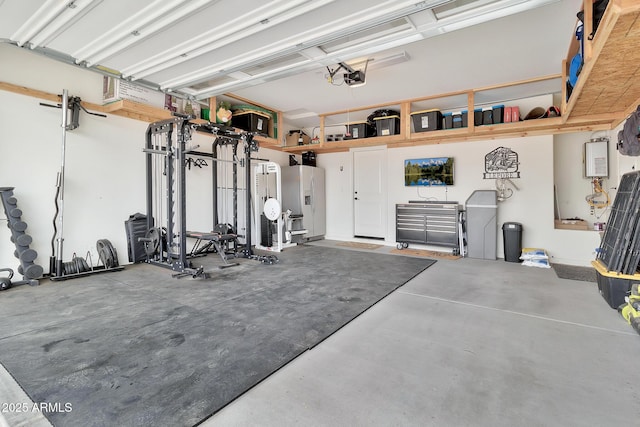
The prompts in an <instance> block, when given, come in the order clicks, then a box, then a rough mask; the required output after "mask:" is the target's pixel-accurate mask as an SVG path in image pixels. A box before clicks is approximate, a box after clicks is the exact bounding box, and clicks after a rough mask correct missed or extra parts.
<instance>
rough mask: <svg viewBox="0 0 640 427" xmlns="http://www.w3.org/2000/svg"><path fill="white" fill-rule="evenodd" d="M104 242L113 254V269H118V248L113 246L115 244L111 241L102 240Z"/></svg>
mask: <svg viewBox="0 0 640 427" xmlns="http://www.w3.org/2000/svg"><path fill="white" fill-rule="evenodd" d="M102 240H104V242H105V244H106V245H107V247H108V248H109V251H110V252H111V259H112V260H113V265H112V267H117V266H118V265H119V263H118V253H117V252H116V248H115V247H114V246H113V244H112V243H111V242H110V241H109V240H107V239H102Z"/></svg>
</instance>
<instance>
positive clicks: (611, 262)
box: [592, 171, 640, 308]
mask: <svg viewBox="0 0 640 427" xmlns="http://www.w3.org/2000/svg"><path fill="white" fill-rule="evenodd" d="M638 263H640V171H634V172H629V173H626V174H624V175H623V176H622V179H621V180H620V184H619V185H618V192H617V194H616V197H615V199H614V201H613V205H612V207H611V214H610V215H609V221H608V223H607V228H606V230H605V232H604V236H603V237H602V243H601V244H600V248H599V251H598V256H597V259H596V260H595V261H594V262H593V263H592V264H593V266H594V267H595V269H596V273H597V279H598V289H599V291H600V293H601V294H602V296H603V298H604V299H605V300H606V301H607V303H609V305H610V306H611V307H612V308H619V306H621V305H623V304H624V303H625V297H626V296H627V295H629V291H630V290H631V286H632V285H633V284H634V282H640V274H638Z"/></svg>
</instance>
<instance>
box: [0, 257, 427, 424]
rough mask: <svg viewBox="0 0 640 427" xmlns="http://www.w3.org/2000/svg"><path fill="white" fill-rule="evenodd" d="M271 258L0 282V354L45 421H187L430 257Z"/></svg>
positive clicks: (327, 331) (321, 335)
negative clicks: (175, 273) (190, 270)
mask: <svg viewBox="0 0 640 427" xmlns="http://www.w3.org/2000/svg"><path fill="white" fill-rule="evenodd" d="M278 257H279V258H280V262H279V263H278V264H274V265H265V264H261V263H259V262H257V261H253V260H245V259H241V260H239V261H240V265H239V266H237V267H232V268H228V269H224V270H217V269H215V266H216V265H218V264H220V260H219V258H218V257H217V255H215V254H211V255H208V256H207V257H202V258H198V259H196V260H195V261H194V263H195V264H199V263H202V264H203V265H204V266H205V270H209V271H212V273H211V277H210V278H209V279H192V278H190V277H189V278H183V279H174V278H172V277H171V273H172V272H171V271H170V270H167V269H163V268H159V267H155V266H150V265H134V266H127V268H126V269H125V270H124V271H121V272H111V273H105V274H99V275H94V276H89V277H85V278H78V279H73V280H68V281H60V282H48V281H44V282H43V284H41V285H40V286H38V287H29V286H21V287H17V288H14V289H11V290H9V291H6V292H3V293H2V294H1V295H0V312H2V313H3V316H2V318H3V322H2V323H1V324H0V362H1V363H2V365H3V366H4V368H6V370H7V371H8V372H9V373H10V375H11V376H12V377H13V378H14V379H15V380H16V381H17V383H18V384H19V385H20V386H21V387H22V388H23V389H24V391H25V392H26V394H27V395H28V397H29V398H30V399H31V400H32V401H33V402H35V403H36V404H40V403H47V404H53V405H54V407H53V408H51V407H50V408H47V409H45V411H44V415H46V417H47V418H48V419H49V420H50V421H51V422H52V423H53V424H54V425H56V426H83V427H85V426H190V425H194V424H197V423H199V422H201V421H203V420H204V419H206V418H207V417H209V416H210V415H211V414H213V413H215V412H216V411H218V410H219V409H220V408H222V407H223V406H224V405H226V404H227V403H229V402H230V401H232V400H233V399H234V398H236V397H237V396H239V395H240V394H242V393H243V392H245V391H246V390H247V389H249V388H251V387H253V386H254V385H255V384H257V383H259V382H260V381H262V380H263V379H265V378H266V377H268V376H269V375H270V374H271V373H273V372H274V371H276V370H278V369H279V368H280V367H282V366H283V365H285V364H287V363H288V362H289V361H291V360H292V359H293V358H295V357H297V356H299V355H300V354H301V353H303V352H305V351H307V350H308V349H309V348H312V347H314V346H315V345H317V344H318V343H319V342H321V341H323V340H324V339H325V338H327V337H328V336H330V335H331V334H332V333H334V332H335V331H336V330H337V329H339V328H340V327H342V326H343V325H345V324H346V323H348V322H349V321H351V320H352V319H353V318H354V317H356V316H358V315H359V314H360V313H362V312H363V311H364V310H366V309H367V308H369V307H370V306H371V305H372V304H374V303H376V302H377V301H379V300H380V299H381V298H383V297H384V296H386V295H387V294H389V293H390V292H392V291H393V290H394V289H396V288H398V287H399V286H401V285H402V284H404V283H405V282H407V281H408V280H410V279H411V278H413V277H414V276H415V275H417V274H418V273H420V272H421V271H423V270H424V269H425V268H427V267H428V266H430V265H431V264H432V263H433V262H434V261H431V260H428V259H420V258H410V257H402V256H392V255H386V254H377V253H368V252H361V251H350V250H343V249H338V248H329V247H321V246H298V247H296V248H291V249H288V250H287V251H285V252H283V253H281V254H278ZM1 391H2V388H0V392H1ZM0 400H4V399H0ZM56 404H57V405H58V406H55V405H56ZM7 409H9V408H7ZM14 409H15V408H14ZM7 412H8V411H7ZM14 412H15V411H14ZM32 412H33V411H32ZM17 415H18V414H15V413H13V414H9V413H3V416H4V417H5V418H6V419H8V420H9V421H8V422H9V423H10V425H12V424H11V423H20V422H23V421H21V420H20V417H18V416H17ZM12 417H13V418H12ZM0 421H1V419H0ZM42 421H43V420H40V422H42ZM44 421H46V420H44ZM29 423H30V421H28V422H26V423H25V424H24V425H29ZM16 425H17V424H16Z"/></svg>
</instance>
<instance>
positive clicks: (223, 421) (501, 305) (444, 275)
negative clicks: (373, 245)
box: [203, 249, 640, 427]
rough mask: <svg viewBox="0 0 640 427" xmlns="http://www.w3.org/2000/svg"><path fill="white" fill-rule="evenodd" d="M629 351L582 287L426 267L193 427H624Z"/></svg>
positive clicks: (632, 342)
mask: <svg viewBox="0 0 640 427" xmlns="http://www.w3.org/2000/svg"><path fill="white" fill-rule="evenodd" d="M383 250H384V249H383ZM638 354H640V337H639V336H638V335H637V334H636V332H635V331H633V329H632V328H631V327H630V326H629V325H627V323H626V322H625V321H624V319H622V317H620V316H619V314H618V313H617V312H616V311H615V310H613V309H611V308H610V307H609V306H608V305H607V304H606V302H605V300H604V299H603V298H602V297H601V296H600V294H599V293H598V290H597V286H596V285H595V284H594V283H588V282H579V281H573V280H566V279H558V278H557V277H556V275H555V273H554V272H553V270H551V269H542V268H536V267H524V266H521V265H520V264H515V263H507V262H504V261H502V260H497V261H487V260H474V259H468V258H466V259H461V260H457V261H449V260H439V261H438V262H437V263H436V264H435V265H434V266H432V267H430V268H429V269H427V270H426V271H424V272H423V273H422V274H420V275H419V276H418V277H416V278H414V279H413V280H411V281H410V282H409V283H407V284H406V285H405V286H403V287H402V288H400V289H399V290H397V291H396V292H394V293H392V294H391V295H389V296H388V297H387V298H385V299H384V300H382V301H381V302H379V303H378V304H376V305H375V306H374V307H372V308H371V309H369V310H368V311H366V312H365V313H364V314H362V315H361V316H360V317H358V318H357V319H356V320H355V321H353V322H351V323H350V324H348V325H347V326H346V327H344V328H342V329H341V330H339V331H338V332H337V333H336V334H334V335H333V336H331V337H330V338H329V339H327V340H326V341H324V342H323V343H321V344H320V345H318V346H317V347H315V348H314V349H312V350H310V351H308V352H306V353H304V354H303V355H302V356H300V357H298V358H297V359H295V360H294V361H292V362H291V363H290V364H288V365H287V366H286V367H285V368H284V369H282V370H280V371H278V372H276V373H275V374H273V375H271V376H270V377H269V378H268V379H267V380H265V381H263V382H262V383H260V384H258V385H257V386H256V387H254V388H253V389H252V390H250V391H249V392H247V393H246V394H245V395H243V396H242V397H241V398H240V399H237V400H235V401H234V402H232V403H231V404H230V405H228V406H227V407H225V408H224V409H222V410H221V411H220V412H218V413H217V414H216V415H214V416H213V417H212V418H210V419H209V420H207V421H206V422H205V423H204V424H203V425H204V426H207V427H217V426H247V425H264V426H298V425H305V426H329V425H330V426H372V425H375V426H564V427H566V426H606V425H609V426H613V425H627V424H629V422H631V423H632V424H634V422H635V421H637V419H638V414H639V413H640V411H639V410H638V409H637V402H638V398H639V397H640V373H639V372H638V370H637V369H636V368H635V366H634V358H635V356H636V355H638ZM630 356H631V357H630ZM634 414H635V419H634ZM632 420H633V421H632Z"/></svg>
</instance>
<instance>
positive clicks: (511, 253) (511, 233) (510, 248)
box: [502, 222, 522, 262]
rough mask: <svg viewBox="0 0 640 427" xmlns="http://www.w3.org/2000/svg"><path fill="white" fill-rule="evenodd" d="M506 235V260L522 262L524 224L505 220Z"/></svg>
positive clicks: (503, 225)
mask: <svg viewBox="0 0 640 427" xmlns="http://www.w3.org/2000/svg"><path fill="white" fill-rule="evenodd" d="M502 235H503V237H504V260H505V261H507V262H520V261H521V260H520V254H521V253H522V224H520V223H518V222H505V223H504V224H502Z"/></svg>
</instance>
